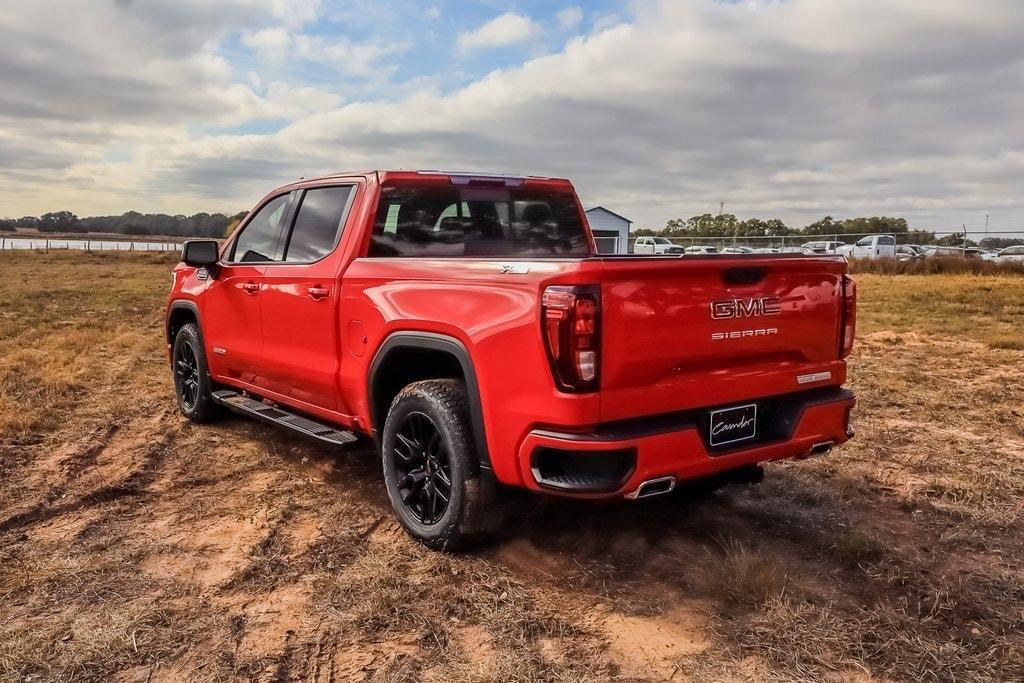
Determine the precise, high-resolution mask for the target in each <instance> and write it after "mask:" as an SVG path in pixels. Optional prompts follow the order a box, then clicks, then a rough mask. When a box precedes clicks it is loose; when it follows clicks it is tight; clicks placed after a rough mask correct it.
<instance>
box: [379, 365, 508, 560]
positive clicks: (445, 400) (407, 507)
mask: <svg viewBox="0 0 1024 683" xmlns="http://www.w3.org/2000/svg"><path fill="white" fill-rule="evenodd" d="M381 446H382V447H381V459H382V462H383V468H384V483H385V486H386V487H387V492H388V498H390V499H391V507H392V508H394V510H395V514H396V515H397V516H398V519H399V521H400V522H401V523H402V526H403V527H404V528H405V530H406V531H407V532H408V533H409V535H411V536H412V537H413V538H415V539H416V540H418V541H420V542H421V543H423V544H424V545H426V546H428V547H430V548H434V549H435V550H458V549H461V548H465V547H467V546H468V545H471V544H473V543H476V542H479V541H482V540H485V539H486V538H487V537H488V536H489V535H490V534H491V533H492V532H493V531H494V529H495V528H496V526H497V524H498V522H499V521H500V509H499V507H498V500H497V491H496V488H497V487H496V485H495V482H494V479H493V476H492V475H491V474H490V472H489V471H487V470H481V468H480V463H479V460H478V458H477V453H476V449H475V448H474V439H473V427H472V422H471V420H470V417H469V399H468V396H467V393H466V386H465V384H463V383H462V382H461V381H458V380H450V379H443V380H425V381H422V382H415V383H413V384H410V385H408V386H407V387H405V388H404V389H402V391H400V392H399V393H398V395H397V396H396V397H395V400H394V401H392V403H391V408H390V409H389V410H388V416H387V419H386V420H385V422H384V433H383V438H382V440H381Z"/></svg>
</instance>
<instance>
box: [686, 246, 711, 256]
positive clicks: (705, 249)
mask: <svg viewBox="0 0 1024 683" xmlns="http://www.w3.org/2000/svg"><path fill="white" fill-rule="evenodd" d="M686 253H687V254H717V253H718V249H715V248H714V247H711V246H708V245H706V244H695V245H692V246H689V247H686Z"/></svg>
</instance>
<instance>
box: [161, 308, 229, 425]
mask: <svg viewBox="0 0 1024 683" xmlns="http://www.w3.org/2000/svg"><path fill="white" fill-rule="evenodd" d="M171 372H172V373H173V375H174V393H175V396H176V397H177V399H178V409H179V410H180V411H181V414H182V415H184V416H185V417H187V418H188V419H189V420H192V421H193V422H200V423H202V422H211V421H212V420H214V419H216V418H217V417H218V416H219V415H220V406H218V405H217V404H216V403H214V401H213V398H212V397H211V396H210V392H211V391H212V390H213V385H212V383H211V382H210V372H209V367H208V366H207V365H206V352H205V351H204V349H203V342H202V340H201V339H200V337H199V328H198V327H197V326H196V325H195V324H194V323H187V324H185V325H182V326H181V329H179V330H178V334H176V335H175V336H174V346H173V348H172V353H171Z"/></svg>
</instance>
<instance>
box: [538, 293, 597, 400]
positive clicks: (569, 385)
mask: <svg viewBox="0 0 1024 683" xmlns="http://www.w3.org/2000/svg"><path fill="white" fill-rule="evenodd" d="M600 322H601V290H600V289H599V288H598V287H597V286H596V285H581V286H567V285H554V286H551V287H548V288H547V289H545V290H544V295H543V296H542V297H541V324H542V325H543V330H542V331H543V333H544V344H545V346H546V347H547V351H548V360H549V361H550V363H551V372H552V374H553V375H554V377H555V382H556V383H557V384H558V388H559V389H562V390H563V391H595V390H596V389H597V383H598V374H599V371H600V361H601V324H600Z"/></svg>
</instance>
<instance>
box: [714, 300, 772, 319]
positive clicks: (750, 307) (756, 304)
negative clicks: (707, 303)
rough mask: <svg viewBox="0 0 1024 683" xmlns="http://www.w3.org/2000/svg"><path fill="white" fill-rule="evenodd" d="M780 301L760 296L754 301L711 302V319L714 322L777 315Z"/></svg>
mask: <svg viewBox="0 0 1024 683" xmlns="http://www.w3.org/2000/svg"><path fill="white" fill-rule="evenodd" d="M780 313H782V301H780V300H779V297H777V296H762V297H758V298H755V299H723V300H722V301H712V302H711V317H712V318H713V319H715V320H727V319H729V318H753V317H756V316H759V315H779V314H780Z"/></svg>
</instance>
